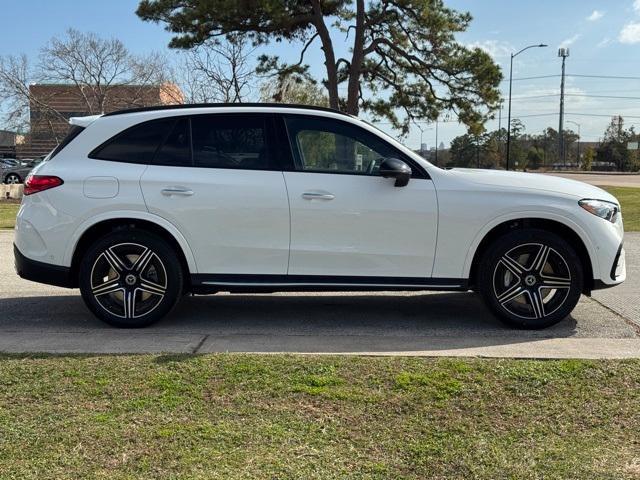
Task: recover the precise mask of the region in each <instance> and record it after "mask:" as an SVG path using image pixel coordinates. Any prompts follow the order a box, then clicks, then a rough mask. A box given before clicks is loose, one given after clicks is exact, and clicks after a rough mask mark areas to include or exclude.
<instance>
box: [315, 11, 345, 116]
mask: <svg viewBox="0 0 640 480" xmlns="http://www.w3.org/2000/svg"><path fill="white" fill-rule="evenodd" d="M311 5H312V6H313V16H314V20H313V24H314V25H315V27H316V31H317V32H318V36H319V37H320V41H321V42H322V50H323V51H324V59H325V60H324V64H325V66H326V67H327V90H328V92H329V106H330V107H331V108H334V109H336V110H338V109H339V108H340V103H339V101H338V98H339V97H338V69H337V68H336V55H335V52H334V51H333V42H332V41H331V35H330V34H329V30H328V29H327V26H326V24H325V23H324V16H323V15H322V8H321V6H320V0H311Z"/></svg>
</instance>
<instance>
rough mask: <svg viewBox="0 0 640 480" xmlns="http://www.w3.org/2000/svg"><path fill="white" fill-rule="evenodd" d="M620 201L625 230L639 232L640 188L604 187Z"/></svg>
mask: <svg viewBox="0 0 640 480" xmlns="http://www.w3.org/2000/svg"><path fill="white" fill-rule="evenodd" d="M604 189H605V190H606V191H607V192H609V193H610V194H611V195H613V196H615V197H616V198H617V199H618V200H619V201H620V206H621V207H622V219H623V221H624V229H625V231H627V232H640V188H633V187H604Z"/></svg>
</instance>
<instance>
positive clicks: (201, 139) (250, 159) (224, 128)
mask: <svg viewBox="0 0 640 480" xmlns="http://www.w3.org/2000/svg"><path fill="white" fill-rule="evenodd" d="M191 129H192V130H191V135H192V140H193V160H194V165H195V166H196V167H209V168H238V169H252V170H266V169H270V168H271V165H270V161H269V155H268V151H267V143H266V139H265V138H266V133H265V121H264V117H261V116H259V115H196V116H193V117H192V119H191Z"/></svg>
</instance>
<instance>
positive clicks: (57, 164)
mask: <svg viewBox="0 0 640 480" xmlns="http://www.w3.org/2000/svg"><path fill="white" fill-rule="evenodd" d="M246 108H247V107H234V106H229V107H201V108H182V109H181V108H177V109H162V110H152V111H145V112H136V113H128V114H122V115H113V116H104V117H91V118H84V119H82V118H81V119H74V124H75V125H78V126H83V127H85V130H84V131H83V132H82V133H81V134H80V135H79V136H78V137H77V138H76V139H75V140H74V141H72V142H71V143H70V144H69V145H68V146H66V147H65V148H64V149H63V150H62V151H61V152H60V153H59V154H58V155H57V156H56V157H54V158H53V159H50V160H48V161H45V162H43V163H42V164H40V165H39V166H38V167H36V169H35V170H34V172H33V173H34V174H35V173H37V174H40V175H56V176H59V177H60V178H62V179H63V180H64V184H63V185H61V186H59V187H56V188H54V189H51V190H47V191H44V192H40V193H38V194H35V195H30V196H26V197H25V198H24V199H23V204H22V206H21V208H20V211H19V213H18V219H17V224H16V241H15V243H16V247H17V248H18V249H19V251H20V252H21V253H22V254H23V255H24V256H25V257H27V258H29V259H32V260H35V261H38V262H42V263H46V264H51V265H55V266H61V267H70V266H71V263H72V259H73V254H74V251H75V247H76V245H77V242H78V241H79V239H80V238H81V236H82V235H83V233H84V232H86V231H87V230H88V229H89V228H90V227H91V226H93V225H96V224H97V223H99V222H101V221H104V220H109V219H120V218H128V219H134V220H135V219H140V220H145V221H149V222H153V223H155V224H156V225H158V226H160V227H162V228H164V229H165V230H166V231H167V232H168V233H169V234H170V235H172V236H173V237H174V239H175V240H176V242H177V243H178V245H179V246H180V248H181V249H182V252H183V253H184V256H185V258H186V260H187V263H188V267H189V271H190V272H189V273H191V274H225V273H227V274H254V275H260V274H267V275H286V274H289V275H326V276H336V277H340V276H361V277H366V276H372V277H374V276H375V277H391V278H392V277H416V278H425V277H432V278H433V279H439V278H442V279H460V280H461V281H466V280H467V279H468V277H469V273H470V270H471V263H472V261H473V258H474V255H475V253H476V249H477V248H478V245H479V244H480V242H481V241H482V239H483V238H484V237H485V235H486V234H487V233H489V232H490V231H491V230H492V229H493V228H494V227H496V226H497V225H500V224H501V223H503V222H507V221H511V220H515V219H522V218H537V219H546V220H553V221H556V222H560V223H562V224H564V225H565V226H567V227H568V228H570V229H572V230H573V231H574V232H575V233H576V234H577V235H578V236H579V237H580V239H581V240H582V242H583V243H584V245H585V248H586V250H587V252H588V255H589V257H590V261H591V265H592V268H593V277H594V278H593V279H594V280H596V281H599V282H602V283H603V284H605V285H614V284H617V283H620V282H622V281H623V280H624V278H625V272H624V267H623V265H624V251H622V258H621V260H620V267H619V270H620V272H619V275H618V276H617V277H615V278H612V277H611V275H610V271H611V269H612V266H614V265H613V263H614V261H615V259H616V255H617V252H618V249H619V248H620V245H621V243H622V241H623V235H624V233H623V226H622V220H621V218H620V215H618V219H617V221H616V222H615V223H611V222H608V221H606V220H603V219H600V218H598V217H596V216H594V215H592V214H590V213H588V212H586V211H585V210H583V209H582V208H581V207H579V205H578V200H580V199H584V198H592V199H600V200H606V201H609V202H614V203H618V202H617V200H616V199H615V198H614V197H613V196H611V195H610V194H608V193H607V192H605V191H603V190H601V189H599V188H597V187H593V186H591V185H587V184H584V183H581V182H575V181H572V180H567V179H562V178H557V177H552V176H546V175H535V174H526V173H515V172H499V171H479V170H462V169H460V170H458V169H454V170H442V169H440V168H438V167H435V166H433V165H431V164H430V163H428V162H427V161H426V160H424V159H422V158H421V157H420V156H418V155H417V154H415V153H414V152H412V151H411V150H409V149H407V148H406V147H404V146H403V145H401V144H400V143H398V142H397V141H395V140H393V139H391V138H390V137H388V136H387V135H385V134H383V133H381V132H380V131H378V130H377V129H375V128H374V127H372V126H370V125H368V124H366V123H364V122H362V121H360V120H358V119H355V118H352V117H349V116H346V115H342V114H338V113H334V112H329V111H319V110H312V109H309V110H306V109H303V108H296V109H292V108H287V107H275V106H274V107H259V111H260V112H261V113H282V114H284V113H286V114H288V115H292V114H297V113H300V114H305V115H314V116H320V117H326V118H333V119H336V120H339V121H343V122H349V123H353V124H355V125H357V126H358V127H360V128H363V129H365V130H368V131H369V132H371V133H373V134H374V135H377V136H378V137H380V138H381V139H383V140H384V141H386V142H389V143H391V144H392V145H393V146H394V147H395V148H397V149H399V150H401V151H402V152H403V153H404V154H406V155H407V156H409V157H410V158H411V159H413V160H414V161H415V162H417V163H418V164H420V165H421V166H423V167H424V169H425V170H426V172H427V173H428V174H429V176H430V177H431V179H430V180H423V179H412V180H411V181H410V182H409V184H408V186H406V187H401V188H397V187H394V185H393V180H391V179H382V178H380V177H366V176H359V175H338V174H319V173H303V172H280V171H242V170H231V169H204V168H192V167H160V166H146V165H139V164H134V163H122V162H111V161H103V160H95V159H91V158H88V154H89V152H91V151H92V150H93V149H94V148H95V147H96V146H98V145H100V144H102V143H103V142H105V141H106V140H108V139H109V138H111V137H113V136H114V135H116V134H117V133H119V132H121V131H123V130H124V129H126V128H128V127H130V126H132V125H135V124H138V123H140V122H143V121H148V120H152V119H155V118H163V117H166V116H181V115H197V114H200V113H206V114H211V113H231V112H238V111H245V112H246V111H247V110H246ZM91 178H94V180H90V181H89V183H90V185H91V186H92V187H91V188H93V190H92V189H91V188H90V189H89V193H87V190H86V185H87V183H86V182H87V181H88V179H91ZM95 178H101V179H103V180H100V181H99V182H98V183H96V184H95V185H94V184H93V183H91V182H95ZM105 178H111V179H115V180H116V182H117V189H116V188H115V187H114V183H113V181H112V180H104V179H105ZM174 186H177V187H185V188H186V189H189V190H192V191H193V192H194V194H193V195H192V196H189V197H175V196H166V195H163V194H162V190H163V189H165V188H166V187H174ZM307 190H312V191H318V192H326V193H331V194H332V195H335V198H334V199H333V200H330V201H325V200H305V199H303V198H302V197H301V195H302V194H303V193H305V192H306V191H307ZM96 197H99V198H96ZM623 213H624V212H623ZM614 267H615V266H614Z"/></svg>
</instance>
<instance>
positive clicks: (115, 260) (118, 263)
mask: <svg viewBox="0 0 640 480" xmlns="http://www.w3.org/2000/svg"><path fill="white" fill-rule="evenodd" d="M103 255H104V258H105V259H106V260H107V262H109V265H111V268H113V269H114V270H115V271H116V272H122V271H123V270H124V268H125V264H124V262H123V261H122V260H121V259H120V257H118V255H116V254H115V252H114V251H113V249H112V248H107V249H106V250H105V251H104V252H103Z"/></svg>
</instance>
